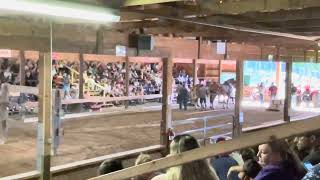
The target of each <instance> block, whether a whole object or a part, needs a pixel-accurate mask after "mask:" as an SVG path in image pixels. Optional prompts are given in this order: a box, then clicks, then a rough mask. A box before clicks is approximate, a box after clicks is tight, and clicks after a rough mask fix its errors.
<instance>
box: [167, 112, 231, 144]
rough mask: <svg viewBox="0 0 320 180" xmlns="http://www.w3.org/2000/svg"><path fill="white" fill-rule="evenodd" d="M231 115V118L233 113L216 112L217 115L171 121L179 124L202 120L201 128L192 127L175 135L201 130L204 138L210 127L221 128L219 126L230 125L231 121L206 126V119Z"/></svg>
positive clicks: (173, 124)
mask: <svg viewBox="0 0 320 180" xmlns="http://www.w3.org/2000/svg"><path fill="white" fill-rule="evenodd" d="M229 116H230V117H232V120H233V119H234V117H235V116H234V113H227V114H218V115H213V116H202V117H196V118H189V119H185V120H178V121H174V122H172V126H179V125H185V124H193V123H195V122H196V121H202V123H203V128H197V129H192V130H188V131H184V132H181V133H177V135H182V134H192V133H196V132H202V137H203V139H204V140H206V139H207V132H208V130H211V129H215V128H221V127H225V126H229V125H231V126H232V123H231V122H229V123H227V124H220V125H214V126H209V127H208V121H210V120H214V119H216V118H221V117H229Z"/></svg>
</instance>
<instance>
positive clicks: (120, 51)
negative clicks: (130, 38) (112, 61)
mask: <svg viewBox="0 0 320 180" xmlns="http://www.w3.org/2000/svg"><path fill="white" fill-rule="evenodd" d="M126 55H127V49H126V46H120V45H117V46H116V56H121V57H125V56H126Z"/></svg>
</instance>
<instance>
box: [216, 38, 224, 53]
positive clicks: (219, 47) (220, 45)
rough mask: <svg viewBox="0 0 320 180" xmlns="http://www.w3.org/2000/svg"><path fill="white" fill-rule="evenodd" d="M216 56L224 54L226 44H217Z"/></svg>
mask: <svg viewBox="0 0 320 180" xmlns="http://www.w3.org/2000/svg"><path fill="white" fill-rule="evenodd" d="M217 54H226V42H221V41H218V42H217Z"/></svg>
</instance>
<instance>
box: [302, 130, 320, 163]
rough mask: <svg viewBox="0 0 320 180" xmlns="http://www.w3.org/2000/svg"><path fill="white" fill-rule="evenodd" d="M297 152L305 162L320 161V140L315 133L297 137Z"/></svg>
mask: <svg viewBox="0 0 320 180" xmlns="http://www.w3.org/2000/svg"><path fill="white" fill-rule="evenodd" d="M296 146H297V151H298V152H297V154H298V156H299V158H300V159H301V160H302V161H303V162H310V163H311V164H312V165H316V164H318V163H320V151H319V142H318V141H317V138H316V136H315V135H313V134H306V135H304V136H301V137H298V138H297V145H296Z"/></svg>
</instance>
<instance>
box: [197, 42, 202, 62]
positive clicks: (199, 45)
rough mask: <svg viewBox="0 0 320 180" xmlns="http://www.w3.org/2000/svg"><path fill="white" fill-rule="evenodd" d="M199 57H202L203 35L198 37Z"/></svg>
mask: <svg viewBox="0 0 320 180" xmlns="http://www.w3.org/2000/svg"><path fill="white" fill-rule="evenodd" d="M197 39H198V59H201V44H202V37H198V38H197Z"/></svg>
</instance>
